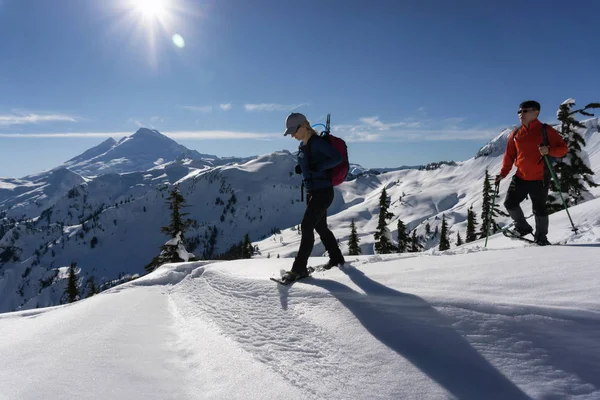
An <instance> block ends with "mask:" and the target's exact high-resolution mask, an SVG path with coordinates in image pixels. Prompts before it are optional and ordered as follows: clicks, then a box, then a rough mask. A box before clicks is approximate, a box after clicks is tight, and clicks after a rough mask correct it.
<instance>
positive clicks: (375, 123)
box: [360, 117, 421, 131]
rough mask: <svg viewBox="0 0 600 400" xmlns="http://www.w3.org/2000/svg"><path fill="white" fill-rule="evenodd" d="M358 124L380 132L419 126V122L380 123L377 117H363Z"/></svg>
mask: <svg viewBox="0 0 600 400" xmlns="http://www.w3.org/2000/svg"><path fill="white" fill-rule="evenodd" d="M360 122H362V123H363V124H365V125H367V126H369V127H372V128H377V129H379V130H382V131H385V130H389V129H393V128H401V127H408V128H417V127H419V126H420V125H421V123H420V122H392V123H388V124H386V123H383V122H381V121H380V120H379V117H363V118H361V119H360Z"/></svg>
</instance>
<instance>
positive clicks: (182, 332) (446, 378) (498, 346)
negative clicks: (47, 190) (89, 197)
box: [0, 200, 600, 400]
mask: <svg viewBox="0 0 600 400" xmlns="http://www.w3.org/2000/svg"><path fill="white" fill-rule="evenodd" d="M595 201H596V202H597V200H595ZM590 203H591V202H590ZM590 203H586V204H584V205H581V206H577V207H575V208H579V207H582V208H585V206H586V205H587V209H586V210H583V211H581V214H586V215H589V216H591V213H592V210H593V207H592V206H591V205H590ZM596 206H597V203H596ZM596 209H597V208H596ZM596 218H597V217H596ZM552 224H553V226H555V229H554V230H555V235H558V236H561V237H567V236H569V235H570V234H571V233H570V232H569V230H568V220H567V219H566V217H565V216H564V215H562V216H561V215H556V214H555V215H553V218H552ZM599 227H600V221H598V219H596V220H593V221H592V219H590V220H589V222H588V223H587V225H585V226H582V231H581V237H580V239H581V242H582V243H583V242H585V243H587V244H586V245H565V246H554V247H544V248H542V247H537V246H524V245H523V243H522V242H518V241H513V240H510V239H507V238H505V237H503V236H495V237H493V238H492V239H491V240H490V241H491V242H493V244H494V246H488V247H489V248H488V249H484V248H483V247H482V241H479V242H474V243H471V244H470V246H468V247H467V246H465V247H461V248H458V249H454V250H449V251H446V252H438V251H435V250H430V251H429V252H426V253H419V254H410V255H409V254H404V255H385V256H379V255H371V256H358V257H352V259H351V260H350V262H349V263H348V265H347V266H346V267H344V268H341V269H337V268H336V269H333V270H330V271H327V272H317V273H315V275H314V276H313V277H312V278H308V279H306V280H304V281H302V282H297V283H295V284H294V285H292V286H288V287H282V286H279V285H277V284H275V283H274V282H272V281H269V280H268V278H269V277H270V276H274V275H278V271H279V269H281V268H289V261H288V260H285V259H270V260H264V259H263V260H260V259H258V260H257V259H254V260H237V261H231V262H211V261H206V262H193V263H181V264H169V265H164V266H162V267H160V268H159V269H158V270H156V271H155V272H153V273H152V274H149V275H146V276H144V277H142V278H139V279H137V280H134V281H131V282H129V283H127V284H124V285H120V286H118V287H115V288H113V289H110V290H108V291H106V292H103V293H101V294H99V295H96V296H94V297H91V298H89V299H86V300H83V301H79V302H76V303H73V304H71V305H64V306H58V307H52V308H46V309H39V310H30V311H20V312H14V313H6V314H2V315H0V337H2V338H3V340H2V341H0V359H2V361H3V362H2V363H0V387H1V388H2V391H0V399H2V400H7V399H11V400H12V399H23V400H26V399H38V398H39V396H40V393H44V398H48V399H62V398H72V397H77V398H81V399H106V398H111V399H128V400H133V399H144V400H146V399H166V398H177V399H198V398H202V399H245V400H254V399H260V400H263V399H282V398H284V399H332V398H335V399H369V400H371V399H444V398H453V399H546V400H550V399H565V398H568V399H580V400H584V399H598V398H600V344H599V343H598V337H599V336H600V293H599V292H598V290H597V288H598V285H599V284H600V271H599V266H598V262H597V260H598V252H599V251H600V249H599V248H598V246H600V235H599V233H600V232H599V231H598V229H599ZM324 260H325V259H323V258H312V259H311V260H310V263H311V264H318V263H321V262H323V261H324Z"/></svg>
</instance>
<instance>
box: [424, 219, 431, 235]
mask: <svg viewBox="0 0 600 400" xmlns="http://www.w3.org/2000/svg"><path fill="white" fill-rule="evenodd" d="M425 233H426V234H427V235H430V234H431V225H429V222H427V223H426V224H425Z"/></svg>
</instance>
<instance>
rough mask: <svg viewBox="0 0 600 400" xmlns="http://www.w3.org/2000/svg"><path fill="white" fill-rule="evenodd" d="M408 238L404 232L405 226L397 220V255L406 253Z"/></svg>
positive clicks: (408, 243)
mask: <svg viewBox="0 0 600 400" xmlns="http://www.w3.org/2000/svg"><path fill="white" fill-rule="evenodd" d="M410 243H411V241H410V236H409V235H408V232H406V226H405V225H404V222H402V220H401V219H399V220H398V253H405V252H407V251H408V246H409V245H410Z"/></svg>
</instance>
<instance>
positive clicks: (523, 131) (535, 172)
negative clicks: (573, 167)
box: [500, 119, 568, 181]
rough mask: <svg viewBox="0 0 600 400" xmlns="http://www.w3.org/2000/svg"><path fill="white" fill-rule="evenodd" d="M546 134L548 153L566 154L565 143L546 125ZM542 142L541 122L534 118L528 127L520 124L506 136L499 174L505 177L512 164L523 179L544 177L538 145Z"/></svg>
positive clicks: (532, 179) (536, 179)
mask: <svg viewBox="0 0 600 400" xmlns="http://www.w3.org/2000/svg"><path fill="white" fill-rule="evenodd" d="M546 134H547V135H548V155H550V156H552V157H557V158H560V157H564V156H565V154H567V151H568V148H567V144H566V143H565V141H564V140H563V138H562V137H561V136H560V134H559V133H558V132H557V131H556V129H554V128H552V127H551V126H549V125H547V126H546ZM542 142H543V135H542V123H541V122H540V121H539V120H537V119H536V120H535V121H533V122H532V123H530V124H529V128H527V127H526V126H521V127H520V128H518V130H517V132H515V133H514V134H513V133H511V135H510V136H509V137H508V143H507V144H506V152H505V153H504V160H503V161H502V169H501V170H500V175H502V177H503V178H506V175H508V173H509V172H510V170H511V168H512V166H513V164H515V165H516V167H517V174H516V175H517V176H518V177H519V178H521V179H523V180H525V181H541V180H543V179H544V165H545V164H546V163H545V162H544V161H543V160H542V162H539V161H540V158H541V157H542V155H541V154H540V150H539V149H538V146H539V145H540V144H542Z"/></svg>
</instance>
